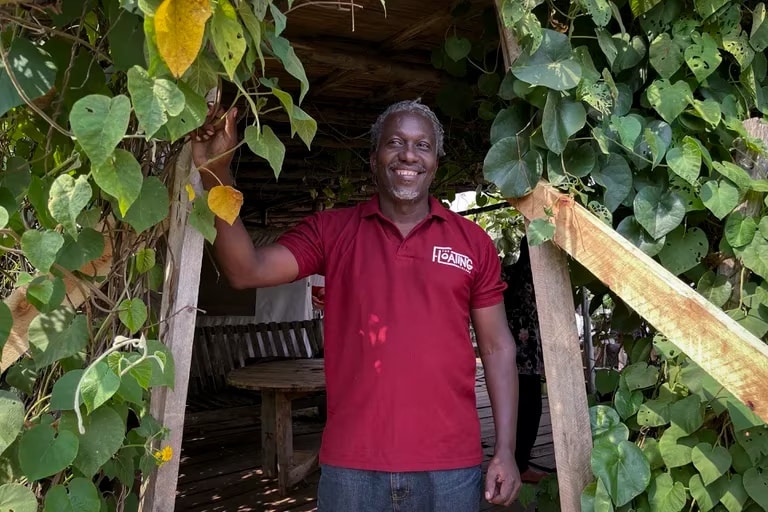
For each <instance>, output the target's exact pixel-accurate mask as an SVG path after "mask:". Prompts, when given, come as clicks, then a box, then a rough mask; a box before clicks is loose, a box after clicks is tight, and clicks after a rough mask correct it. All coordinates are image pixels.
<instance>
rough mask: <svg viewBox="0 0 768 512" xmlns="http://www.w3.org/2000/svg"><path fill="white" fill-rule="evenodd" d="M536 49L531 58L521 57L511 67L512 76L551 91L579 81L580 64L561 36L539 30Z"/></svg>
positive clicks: (567, 86)
mask: <svg viewBox="0 0 768 512" xmlns="http://www.w3.org/2000/svg"><path fill="white" fill-rule="evenodd" d="M542 32H543V39H542V42H541V45H540V46H539V48H538V49H537V50H536V51H535V52H534V53H533V55H531V56H526V55H523V56H521V57H520V58H518V59H517V61H516V62H515V64H514V65H513V66H512V69H511V71H512V74H513V75H515V76H516V77H517V78H518V79H519V80H522V81H523V82H526V83H528V84H531V85H543V86H545V87H548V88H550V89H554V90H555V91H567V90H569V89H573V88H574V87H576V86H577V85H578V84H579V81H580V80H581V65H580V64H579V62H578V61H577V60H576V59H575V58H574V57H573V52H572V51H571V44H570V42H569V41H568V37H567V36H566V35H565V34H561V33H559V32H555V31H554V30H543V31H542Z"/></svg>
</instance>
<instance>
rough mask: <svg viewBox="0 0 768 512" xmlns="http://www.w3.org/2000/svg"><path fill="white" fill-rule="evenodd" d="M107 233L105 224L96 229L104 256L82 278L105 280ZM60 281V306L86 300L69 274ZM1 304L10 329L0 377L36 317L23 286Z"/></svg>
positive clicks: (85, 293) (26, 343)
mask: <svg viewBox="0 0 768 512" xmlns="http://www.w3.org/2000/svg"><path fill="white" fill-rule="evenodd" d="M109 229H110V226H109V225H108V224H102V225H101V229H97V231H101V232H102V234H103V235H104V252H103V253H102V254H101V256H99V257H98V258H96V259H95V260H93V261H90V262H88V263H86V264H85V265H83V266H82V267H81V268H80V272H81V273H82V274H84V275H85V276H88V277H94V276H106V275H108V274H109V271H110V270H111V269H112V237H111V234H110V233H109ZM63 281H64V290H65V293H66V299H65V301H64V302H65V303H66V304H69V305H71V306H72V307H74V308H78V307H80V306H81V305H82V304H83V303H84V302H85V301H86V299H87V298H88V297H89V295H90V290H89V289H88V287H86V286H85V285H84V284H83V283H82V282H81V281H80V279H78V278H77V277H75V276H74V275H73V274H68V275H65V276H64V278H63ZM4 302H5V305H6V306H8V309H10V310H11V318H12V319H13V326H12V327H11V332H10V334H9V336H8V339H7V340H6V342H5V346H4V347H2V350H1V352H2V357H0V373H3V372H4V371H5V370H7V369H8V368H9V367H10V366H11V365H12V364H13V363H15V362H16V360H17V359H19V358H20V357H21V356H22V355H23V354H24V352H26V351H27V349H28V348H29V337H28V336H27V331H28V330H29V324H31V323H32V320H34V319H35V318H36V317H37V315H38V314H39V312H38V310H37V308H35V307H34V306H33V305H32V304H30V303H29V302H28V301H27V287H26V286H21V287H19V288H16V289H15V290H13V292H12V293H11V294H10V295H9V296H8V297H7V298H6V299H5V300H4Z"/></svg>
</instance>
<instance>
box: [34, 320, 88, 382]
mask: <svg viewBox="0 0 768 512" xmlns="http://www.w3.org/2000/svg"><path fill="white" fill-rule="evenodd" d="M88 340H89V335H88V320H87V318H86V316H85V315H75V313H74V311H72V310H71V309H68V308H66V307H61V308H58V309H56V310H54V311H51V312H50V313H47V314H44V315H39V316H38V317H36V318H35V319H34V320H32V323H31V324H30V325H29V350H30V352H31V354H32V359H34V361H35V365H36V366H37V369H41V368H44V367H46V366H49V365H51V364H53V363H54V362H56V361H59V360H60V359H64V358H65V357H70V356H73V355H75V354H77V353H78V352H80V351H81V350H83V349H84V348H85V346H86V345H87V344H88Z"/></svg>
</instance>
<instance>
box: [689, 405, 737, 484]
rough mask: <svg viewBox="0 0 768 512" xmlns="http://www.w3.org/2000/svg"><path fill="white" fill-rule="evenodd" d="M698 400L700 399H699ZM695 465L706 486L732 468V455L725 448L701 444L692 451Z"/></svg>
mask: <svg viewBox="0 0 768 512" xmlns="http://www.w3.org/2000/svg"><path fill="white" fill-rule="evenodd" d="M697 400H698V398H697ZM691 460H692V461H693V465H694V466H695V467H696V469H697V470H698V472H699V474H700V475H701V480H702V482H703V483H704V485H709V484H711V483H713V482H714V481H715V480H717V479H718V478H720V477H721V476H723V475H724V474H725V472H726V471H728V470H729V469H730V467H731V453H730V452H729V451H728V449H727V448H725V447H723V446H712V445H711V444H709V443H699V444H697V445H696V446H694V447H693V450H692V451H691Z"/></svg>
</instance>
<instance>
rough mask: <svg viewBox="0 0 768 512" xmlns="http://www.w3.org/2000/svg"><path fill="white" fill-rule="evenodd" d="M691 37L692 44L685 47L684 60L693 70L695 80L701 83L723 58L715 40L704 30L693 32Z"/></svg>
mask: <svg viewBox="0 0 768 512" xmlns="http://www.w3.org/2000/svg"><path fill="white" fill-rule="evenodd" d="M691 39H692V41H693V44H692V45H690V46H688V48H686V49H685V62H686V64H688V68H690V70H691V71H693V74H694V76H695V77H696V80H698V81H699V83H701V82H703V81H704V80H706V79H707V77H708V76H709V75H711V74H712V73H714V72H715V71H716V70H717V67H718V66H719V65H720V63H721V62H722V61H723V58H722V57H721V56H720V50H719V49H718V47H717V42H716V41H715V40H714V39H713V38H712V36H710V35H709V34H707V33H706V32H705V33H703V34H699V33H697V32H694V33H693V34H692V35H691Z"/></svg>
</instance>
